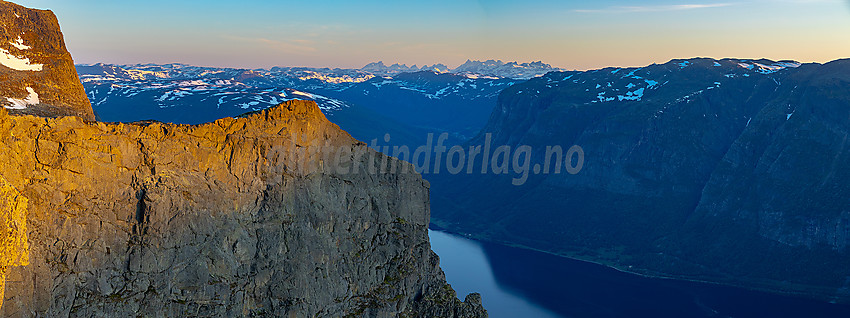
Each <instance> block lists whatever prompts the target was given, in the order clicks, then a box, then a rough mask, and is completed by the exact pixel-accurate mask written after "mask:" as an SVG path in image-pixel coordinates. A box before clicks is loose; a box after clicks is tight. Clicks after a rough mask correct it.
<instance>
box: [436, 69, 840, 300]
mask: <svg viewBox="0 0 850 318" xmlns="http://www.w3.org/2000/svg"><path fill="white" fill-rule="evenodd" d="M848 65H850V64H849V63H848V61H836V62H832V63H829V64H825V65H818V64H805V65H800V64H799V63H794V62H790V61H784V62H773V61H767V60H759V61H749V60H732V59H725V60H711V59H691V60H674V61H671V62H669V63H666V64H662V65H651V66H648V67H645V68H637V69H635V68H630V69H616V68H608V69H602V70H596V71H589V72H562V73H550V74H547V75H546V76H544V77H542V78H538V79H533V80H530V81H528V82H526V83H523V84H517V85H514V86H512V87H510V88H508V89H506V90H505V91H503V92H502V94H501V96H500V97H499V106H498V107H497V108H496V110H494V112H493V114H492V116H491V118H490V122H489V123H488V124H487V126H486V127H485V128H484V130H483V131H482V134H481V135H480V136H479V137H477V138H476V139H474V140H473V141H471V142H470V144H472V145H476V144H481V143H482V142H483V139H484V138H485V134H487V133H490V134H492V139H493V144H494V145H511V146H513V147H517V146H519V145H529V146H531V147H532V148H533V149H534V151H533V152H532V156H531V157H532V158H533V160H532V162H535V163H543V162H545V158H544V157H545V149H546V146H554V145H558V146H562V147H563V148H564V149H566V148H568V147H570V146H572V145H579V146H581V147H582V148H583V150H584V158H585V160H584V166H583V169H582V170H581V171H580V173H578V174H575V175H572V174H568V173H565V172H562V173H561V174H532V175H531V176H530V177H529V181H528V182H527V183H526V184H525V185H524V186H521V187H514V186H512V185H511V178H513V177H515V176H514V175H492V174H488V175H475V176H472V177H469V176H455V177H453V176H442V177H441V178H440V179H432V183H433V184H434V189H435V191H434V193H433V204H434V215H435V217H434V222H435V223H436V224H437V225H439V226H441V227H445V228H449V229H451V230H454V231H459V232H465V233H472V234H474V235H476V236H478V237H481V238H486V239H489V240H495V241H500V242H505V243H510V244H518V245H524V246H528V247H532V248H537V249H543V250H546V251H550V252H553V253H556V254H562V255H568V256H574V257H578V258H583V259H588V260H592V261H597V262H603V263H606V264H609V265H613V266H616V267H619V268H621V269H624V270H629V271H635V272H640V273H646V274H653V275H661V276H673V277H684V278H692V279H700V280H708V281H714V282H723V283H729V284H737V285H743V286H747V287H752V288H763V289H769V290H774V291H780V292H790V293H801V294H805V295H807V296H811V297H818V298H822V299H830V300H838V301H842V302H848V301H850V292H848V286H850V284H848V283H850V279H848V277H850V271H848V268H850V267H848V265H850V262H848V259H850V257H848V256H850V255H848V252H850V251H848V250H847V243H848V235H847V233H848V226H850V219H848V216H847V211H848V210H850V205H848V202H846V199H844V198H846V197H847V196H848V194H850V193H848V189H847V187H846V184H847V183H848V182H847V180H848V179H847V178H846V174H845V173H844V172H842V171H843V170H844V169H842V167H845V166H846V165H847V164H850V162H846V158H847V151H846V150H845V148H844V142H843V140H844V139H845V137H846V135H847V132H848V127H850V121H848V118H850V114H848V113H847V112H848V109H850V108H848V105H850V98H848V96H847V95H846V93H845V91H846V89H847V87H850V85H848V84H850V77H848V75H847V74H850V73H848V72H847V70H848ZM561 160H564V159H563V158H561ZM569 160H571V161H570V162H572V163H575V160H577V159H576V158H570V159H569ZM485 186H486V187H487V188H486V191H482V190H481V189H483V188H482V187H485Z"/></svg>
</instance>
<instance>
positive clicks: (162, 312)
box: [0, 1, 487, 317]
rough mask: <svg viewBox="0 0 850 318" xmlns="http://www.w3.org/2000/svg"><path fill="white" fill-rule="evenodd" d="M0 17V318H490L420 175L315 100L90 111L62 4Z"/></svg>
mask: <svg viewBox="0 0 850 318" xmlns="http://www.w3.org/2000/svg"><path fill="white" fill-rule="evenodd" d="M0 21H2V23H3V33H0V48H1V49H2V50H3V51H2V52H0V62H3V63H2V65H3V66H0V96H3V97H5V98H4V99H0V103H4V102H6V103H7V105H2V106H6V108H10V107H11V108H15V109H11V110H6V109H5V108H4V107H0V296H2V297H0V316H2V317H33V316H35V317H67V316H71V317H77V316H80V317H121V316H132V317H137V316H142V317H198V316H201V317H210V316H227V317H233V316H252V317H253V316H274V317H283V316H286V317H315V316H320V317H343V316H368V317H396V316H401V317H486V315H487V314H486V311H484V309H483V308H482V307H481V299H480V297H479V296H478V295H477V294H472V295H470V296H467V301H466V302H461V301H460V300H459V299H458V298H457V296H456V294H455V292H454V291H453V290H452V289H451V287H450V286H449V285H448V284H447V283H446V281H445V277H444V275H443V273H442V271H441V270H440V268H439V258H438V257H437V255H436V254H434V253H433V252H432V251H431V248H430V244H429V242H428V233H427V226H428V222H429V219H430V215H429V189H428V183H427V182H425V181H423V180H422V178H421V176H419V175H418V174H415V173H413V172H412V171H413V168H412V167H410V166H409V165H408V164H406V163H403V162H400V161H398V160H395V159H393V158H389V157H386V156H383V155H380V154H378V153H377V152H374V151H372V150H370V149H369V148H368V147H366V145H365V144H363V143H361V142H358V141H356V140H354V139H353V138H351V136H350V135H348V134H347V133H345V132H344V131H342V130H340V129H339V127H337V126H336V125H334V124H332V123H330V122H328V120H327V119H326V118H325V116H324V115H323V114H322V112H321V111H320V110H319V108H318V106H317V105H316V104H315V103H313V102H303V101H293V102H288V103H285V104H281V105H279V106H276V107H274V108H271V109H268V110H265V111H262V112H259V113H253V114H249V115H245V116H243V117H241V118H238V119H234V118H225V119H221V120H218V121H216V122H214V123H209V124H204V125H197V126H187V125H169V124H160V123H154V122H147V123H137V124H107V123H93V122H90V121H88V120H90V119H93V117H94V116H93V113H92V110H91V105H90V104H89V103H88V100H87V99H86V97H85V94H84V93H83V89H82V86H81V85H80V83H79V81H78V80H77V77H76V73H75V72H74V68H73V62H72V61H71V57H70V54H68V52H67V51H66V50H65V47H64V44H63V43H62V35H61V33H60V32H59V26H58V24H57V21H56V17H55V16H54V15H53V14H52V13H51V12H49V11H40V10H31V9H26V8H23V7H20V6H17V5H14V4H11V3H8V2H2V1H0ZM27 94H29V95H27ZM33 94H35V95H37V97H35V98H33V97H32V96H33ZM0 105H1V104H0ZM9 112H12V114H10V113H9ZM28 114H35V115H40V116H43V117H35V116H32V115H28ZM62 115H77V116H79V117H74V116H69V117H59V118H46V117H57V116H62ZM81 118H82V119H81ZM379 165H381V166H386V167H393V168H389V169H386V170H381V169H377V168H376V167H377V166H379ZM3 292H5V295H3V294H2V293H3Z"/></svg>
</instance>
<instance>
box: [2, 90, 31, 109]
mask: <svg viewBox="0 0 850 318" xmlns="http://www.w3.org/2000/svg"><path fill="white" fill-rule="evenodd" d="M27 93H29V95H27V97H26V98H24V99H17V98H10V97H6V101H7V102H9V103H10V104H11V105H6V106H3V107H5V108H8V109H26V108H27V106H31V105H38V104H39V100H38V93H36V92H35V90H34V89H32V87H27Z"/></svg>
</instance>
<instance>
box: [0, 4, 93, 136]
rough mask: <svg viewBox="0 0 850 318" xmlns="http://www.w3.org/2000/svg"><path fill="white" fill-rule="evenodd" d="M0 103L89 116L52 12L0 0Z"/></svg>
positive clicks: (24, 110)
mask: <svg viewBox="0 0 850 318" xmlns="http://www.w3.org/2000/svg"><path fill="white" fill-rule="evenodd" d="M0 24H2V26H3V27H2V28H0V107H6V108H8V109H9V111H10V112H11V113H13V114H32V115H37V116H47V117H57V116H67V115H74V116H80V117H81V118H83V119H86V120H94V112H93V111H92V108H91V105H90V104H89V100H88V98H87V97H86V93H85V91H84V90H83V85H82V84H81V83H80V80H79V78H78V77H77V73H76V72H75V69H74V61H73V60H72V59H71V54H70V53H68V50H67V49H66V48H65V41H64V39H63V37H62V32H61V31H60V30H59V21H58V20H57V19H56V15H54V14H53V12H50V11H46V10H34V9H28V8H24V7H22V6H19V5H17V4H14V3H10V2H6V1H2V0H0Z"/></svg>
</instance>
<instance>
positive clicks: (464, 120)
mask: <svg viewBox="0 0 850 318" xmlns="http://www.w3.org/2000/svg"><path fill="white" fill-rule="evenodd" d="M485 64H486V63H485ZM497 64H498V63H497ZM532 64H533V63H532ZM532 64H528V65H532ZM487 65H495V64H493V63H489V64H487ZM504 65H518V64H516V63H514V64H510V63H509V64H503V66H504ZM533 65H538V64H533ZM538 66H539V65H538ZM511 67H512V68H516V69H520V68H523V67H513V66H511ZM427 68H433V69H435V70H431V71H422V69H423V68H416V67H407V66H404V65H401V66H399V65H393V66H389V67H387V66H384V65H383V63H373V64H370V65H369V66H367V67H365V68H363V69H360V70H354V69H329V68H304V67H274V68H271V69H268V70H265V69H254V70H248V69H233V68H215V67H199V66H190V65H184V64H164V65H156V64H136V65H109V64H92V65H77V72H78V73H79V76H80V79H81V81H82V82H83V85H84V87H85V89H86V92H87V94H88V97H89V99H90V100H91V102H92V105H93V107H94V109H95V111H96V112H97V114H98V115H99V117H100V119H101V120H104V121H121V122H129V121H139V120H158V121H164V122H175V123H185V124H197V123H204V122H209V121H213V120H215V119H218V118H223V117H229V116H237V115H240V114H243V113H245V112H249V111H257V110H261V109H265V108H268V107H270V106H274V105H277V104H278V103H281V102H283V101H287V100H293V99H300V100H313V101H316V102H317V103H318V104H319V106H320V107H321V109H322V110H323V112H324V113H325V115H326V116H328V117H329V118H330V119H331V120H332V121H334V122H336V123H337V124H340V125H341V126H345V127H347V129H346V130H347V131H349V132H350V133H351V134H352V135H354V136H355V137H356V138H358V139H361V140H366V141H369V140H372V139H375V138H381V139H382V138H383V136H384V135H385V134H387V133H389V134H391V135H392V142H391V143H392V144H409V145H413V144H417V143H422V142H424V141H425V138H426V135H427V133H443V132H446V133H449V134H450V135H451V136H452V139H451V141H450V142H460V141H463V140H466V139H468V138H471V137H472V136H473V135H475V134H476V133H477V132H478V131H479V130H480V129H481V127H483V126H484V124H485V123H486V120H487V118H488V117H489V114H490V112H491V111H492V109H493V107H494V106H495V105H496V98H497V96H498V94H499V93H500V92H501V91H502V90H503V89H504V88H506V87H508V86H510V85H513V84H514V83H518V82H521V81H522V80H518V79H514V78H513V77H497V76H489V75H483V74H477V73H474V72H472V71H470V69H471V67H465V69H467V70H465V71H463V73H462V74H457V73H451V72H444V71H443V69H441V68H442V66H440V65H436V66H431V67H427ZM480 69H481V70H482V71H486V68H480ZM414 70H415V72H412V73H405V72H402V71H414ZM437 70H440V71H437ZM537 71H538V72H540V71H542V69H538V70H537ZM389 74H392V75H389ZM488 74H493V73H492V72H490V73H488ZM513 74H514V75H516V74H518V73H513ZM447 114H451V115H448V116H447Z"/></svg>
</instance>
